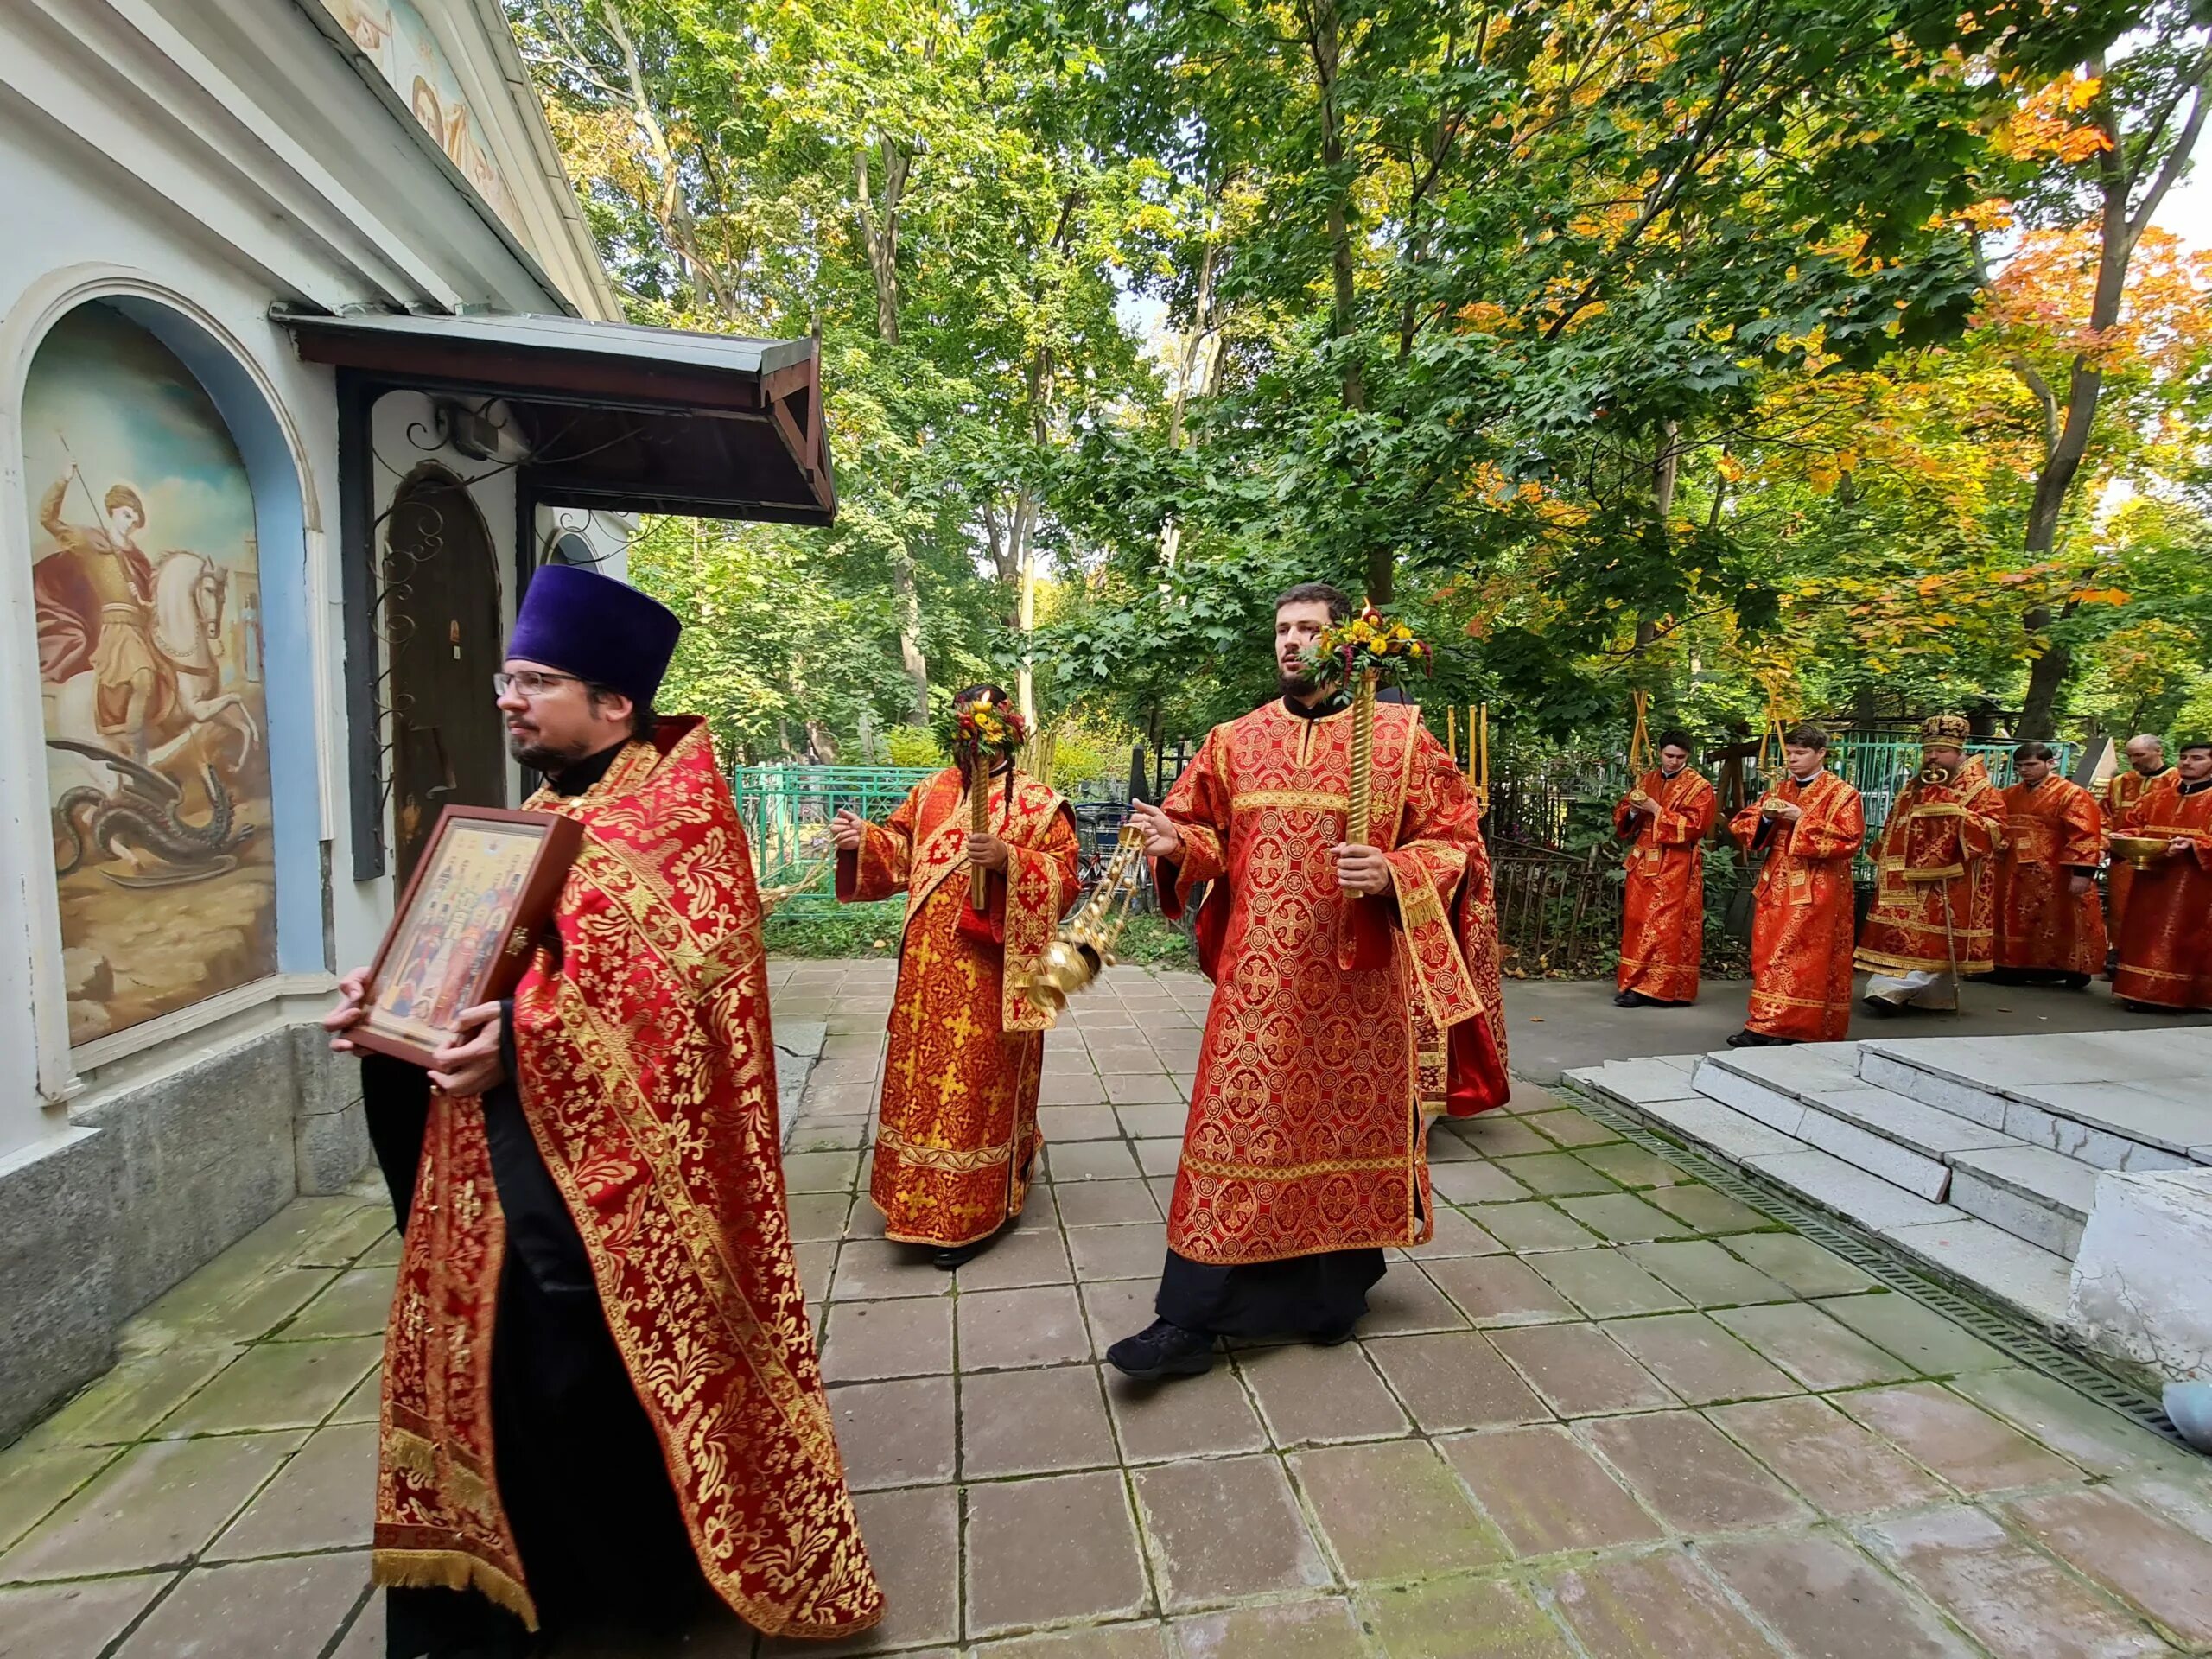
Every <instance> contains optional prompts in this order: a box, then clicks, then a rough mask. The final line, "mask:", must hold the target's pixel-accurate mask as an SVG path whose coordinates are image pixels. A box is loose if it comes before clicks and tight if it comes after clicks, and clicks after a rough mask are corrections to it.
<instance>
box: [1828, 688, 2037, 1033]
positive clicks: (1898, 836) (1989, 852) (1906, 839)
mask: <svg viewBox="0 0 2212 1659" xmlns="http://www.w3.org/2000/svg"><path fill="white" fill-rule="evenodd" d="M1966 741H1967V721H1966V716H1965V715H1934V716H1932V717H1931V718H1929V719H1928V720H1926V721H1922V722H1921V727H1920V771H1919V772H1916V774H1914V777H1913V779H1912V781H1911V782H1910V783H1909V784H1907V785H1905V786H1904V790H1903V791H1901V792H1900V793H1899V794H1898V796H1897V803H1896V804H1895V805H1893V806H1892V807H1891V809H1890V818H1889V822H1888V823H1885V824H1884V825H1883V826H1882V838H1881V841H1880V842H1879V843H1878V846H1877V848H1876V850H1875V855H1874V907H1873V909H1872V911H1871V912H1868V913H1867V917H1866V933H1865V934H1864V936H1862V937H1861V938H1860V939H1859V958H1858V960H1859V966H1860V967H1861V968H1864V969H1866V970H1867V972H1868V973H1869V975H1870V976H1871V977H1870V978H1869V979H1868V980H1867V982H1866V999H1865V1001H1866V1006H1867V1007H1869V1008H1871V1009H1872V1010H1873V1011H1874V1012H1875V1013H1876V1014H1899V1013H1902V1012H1903V1011H1904V1010H1905V1009H1907V1008H1917V1009H1921V1010H1923V1011H1926V1012H1929V1013H1953V1012H1955V1011H1956V1010H1957V1008H1958V1006H1959V978H1960V976H1961V975H1964V974H1986V973H1987V972H1988V971H1989V970H1990V969H1991V968H1993V966H1995V965H1996V964H1995V963H1994V961H1993V958H1992V957H1991V950H1992V942H1993V937H1994V935H1995V933H1996V918H1997V863H1996V858H1995V854H1996V851H1997V844H1998V842H1999V840H2001V839H2002V838H2003V836H2004V834H2005V800H2004V798H2003V797H2002V796H2001V795H1999V793H1998V792H1997V785H1994V784H1993V783H1991V782H1990V781H1989V771H1988V768H1987V767H1986V766H1983V764H1982V760H1981V757H1980V755H1969V754H1967V752H1966V748H1965V744H1966Z"/></svg>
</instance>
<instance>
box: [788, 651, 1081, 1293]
mask: <svg viewBox="0 0 2212 1659" xmlns="http://www.w3.org/2000/svg"><path fill="white" fill-rule="evenodd" d="M977 702H983V703H985V704H996V705H998V706H1001V707H1003V706H1005V705H1006V703H1007V695H1006V693H1005V692H1003V691H1001V690H999V688H998V687H996V686H995V685H971V686H969V688H968V689H967V690H965V691H963V692H962V693H961V694H960V695H959V696H957V698H955V699H954V703H955V706H956V707H960V708H965V707H969V706H971V705H973V704H976V703H977ZM989 791H990V795H989V799H988V803H987V808H988V810H987V813H986V817H988V821H989V823H990V828H989V829H985V830H982V831H980V832H978V831H976V830H974V829H971V828H970V827H969V825H970V823H972V819H971V817H970V816H969V790H968V779H967V778H966V777H965V776H964V775H963V772H962V771H961V769H960V768H959V767H957V766H947V767H946V768H945V769H944V771H942V772H938V773H937V774H936V775H935V776H933V777H929V778H925V779H923V780H922V781H921V782H920V783H918V784H917V785H914V787H913V789H912V791H911V792H910V793H909V794H908V795H907V797H906V799H905V800H904V801H901V802H900V803H899V807H898V810H895V811H894V812H893V813H892V815H891V819H890V822H889V823H868V821H867V820H865V819H864V818H861V817H858V816H856V815H855V814H854V813H852V812H849V811H841V812H839V813H838V814H837V817H836V821H835V822H834V823H832V824H831V826H830V834H831V835H832V836H833V837H834V838H835V840H836V846H837V897H838V899H840V900H841V901H842V902H845V903H854V902H866V901H869V900H874V899H888V898H891V897H892V896H893V895H894V894H896V895H897V896H899V897H900V898H903V899H906V923H905V925H904V928H903V930H902V931H901V932H900V934H899V988H898V990H897V991H896V992H895V993H894V994H893V996H892V999H891V1020H890V1041H889V1044H888V1046H887V1048H886V1050H885V1052H884V1057H883V1103H882V1106H881V1109H880V1111H879V1113H878V1115H877V1116H878V1122H877V1126H876V1134H875V1147H874V1151H873V1152H872V1153H871V1154H869V1161H868V1197H869V1198H870V1199H871V1200H872V1201H873V1202H874V1205H875V1207H876V1208H877V1209H879V1210H880V1211H883V1235H884V1236H885V1237H886V1238H889V1239H893V1240H896V1241H897V1242H899V1243H904V1244H920V1245H925V1246H927V1247H928V1248H929V1249H930V1250H931V1257H930V1259H931V1262H933V1263H935V1264H936V1265H937V1266H938V1267H939V1268H944V1269H945V1270H946V1271H947V1272H950V1271H951V1270H952V1269H953V1268H957V1267H958V1266H959V1265H960V1264H961V1263H962V1262H965V1261H968V1260H969V1259H970V1258H971V1257H973V1256H974V1255H976V1253H977V1252H978V1251H980V1250H982V1249H985V1248H986V1247H987V1246H988V1244H989V1243H990V1242H991V1241H992V1239H993V1238H995V1236H997V1234H998V1231H999V1230H1000V1229H1001V1228H1002V1227H1004V1226H1005V1225H1006V1224H1007V1222H1009V1221H1011V1220H1012V1219H1013V1218H1014V1217H1016V1216H1018V1215H1020V1213H1021V1206H1022V1204H1023V1202H1024V1200H1025V1199H1026V1198H1027V1197H1028V1193H1029V1182H1030V1178H1031V1176H1032V1174H1033V1167H1032V1166H1033V1165H1034V1163H1035V1162H1036V1159H1037V1151H1038V1148H1039V1147H1040V1146H1041V1145H1043V1143H1044V1142H1043V1137H1042V1136H1041V1135H1039V1133H1038V1130H1037V1092H1038V1086H1039V1079H1040V1078H1041V1077H1042V1076H1043V1071H1044V1060H1045V1029H1046V1027H1047V1026H1049V1025H1051V1024H1052V1015H1051V1014H1050V1013H1049V1012H1048V1011H1047V1010H1046V1008H1045V1007H1042V1006H1041V1005H1039V1003H1038V1002H1037V1001H1035V1000H1033V998H1032V996H1031V995H1030V978H1031V976H1032V975H1033V974H1034V973H1035V971H1036V969H1037V963H1038V959H1039V957H1042V956H1043V955H1044V952H1045V947H1046V945H1048V944H1051V943H1052V935H1053V931H1054V930H1055V929H1057V928H1058V925H1059V922H1060V918H1061V917H1062V916H1064V915H1065V914H1066V913H1067V910H1068V906H1070V905H1071V904H1073V903H1074V902H1075V897H1076V890H1077V881H1076V859H1077V854H1078V852H1079V851H1080V849H1079V847H1078V846H1077V842H1076V835H1075V814H1074V812H1073V811H1072V810H1071V809H1070V807H1069V806H1068V804H1067V802H1066V801H1065V800H1064V799H1062V798H1060V796H1059V795H1058V793H1056V792H1055V791H1053V790H1052V789H1050V788H1048V787H1047V786H1046V785H1044V784H1041V783H1039V782H1038V781H1037V779H1034V778H1031V777H1028V776H1027V775H1026V774H1024V773H1023V772H1020V771H1018V770H1016V769H1015V766H1014V762H1013V761H1012V760H1000V761H998V762H996V763H995V765H994V766H993V767H992V775H991V781H990V784H989ZM979 865H980V866H981V867H982V868H983V869H984V870H986V871H988V873H989V874H988V877H987V879H986V881H985V885H984V899H983V907H982V910H980V911H979V910H977V909H976V907H975V906H973V905H972V904H971V903H970V902H969V875H970V873H971V871H972V870H973V869H974V868H976V866H979Z"/></svg>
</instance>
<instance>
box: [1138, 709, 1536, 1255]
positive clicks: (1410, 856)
mask: <svg viewBox="0 0 2212 1659" xmlns="http://www.w3.org/2000/svg"><path fill="white" fill-rule="evenodd" d="M1352 721H1353V715H1352V713H1351V710H1350V709H1344V710H1342V711H1339V712H1338V713H1336V714H1332V715H1322V716H1320V717H1319V718H1307V717H1306V716H1303V715H1295V714H1293V713H1291V712H1290V711H1289V710H1288V709H1287V708H1286V707H1285V706H1284V705H1283V703H1282V702H1280V701H1278V702H1271V703H1269V704H1268V705H1267V706H1266V707H1265V708H1262V709H1257V710H1255V711H1254V712H1253V713H1251V714H1249V715H1245V716H1244V717H1243V719H1242V720H1237V721H1230V723H1229V724H1227V725H1224V726H1217V727H1216V728H1214V729H1213V730H1212V731H1211V732H1210V733H1209V734H1207V736H1206V740H1205V743H1204V745H1202V746H1201V747H1200V748H1199V750H1198V757H1197V759H1195V760H1192V762H1191V764H1190V766H1188V767H1187V768H1186V769H1185V772H1184V773H1183V775H1182V776H1181V777H1180V778H1179V779H1177V780H1176V783H1175V786H1174V788H1173V790H1171V791H1169V793H1168V796H1167V799H1166V803H1165V806H1166V811H1167V813H1168V816H1169V817H1172V818H1173V819H1174V820H1175V822H1176V823H1177V825H1178V827H1179V829H1181V831H1182V836H1183V849H1182V853H1181V855H1180V858H1179V861H1178V862H1177V863H1176V864H1173V865H1162V866H1159V867H1158V874H1159V879H1160V906H1161V910H1162V912H1163V913H1165V914H1166V915H1167V916H1169V917H1170V918H1173V917H1177V916H1179V915H1180V914H1182V912H1183V910H1184V908H1185V906H1186V905H1187V904H1188V902H1189V901H1190V899H1191V896H1192V893H1193V891H1194V889H1195V888H1197V887H1198V885H1199V884H1201V883H1211V884H1212V887H1211V892H1210V893H1209V894H1208V895H1207V898H1206V899H1205V906H1204V908H1203V910H1202V911H1201V912H1200V914H1199V918H1198V945H1199V956H1200V963H1201V965H1202V966H1203V967H1205V970H1206V972H1207V975H1208V976H1209V977H1210V978H1211V979H1212V981H1213V982H1214V993H1213V1001H1212V1003H1211V1006H1210V1007H1209V1008H1208V1009H1207V1012H1206V1025H1205V1037H1204V1039H1203V1041H1202V1045H1201V1047H1200V1050H1199V1055H1198V1075H1197V1078H1196V1081H1195V1083H1194V1084H1193V1086H1192V1100H1191V1113H1190V1117H1189V1120H1188V1123H1187V1126H1186V1128H1185V1132H1184V1137H1183V1152H1182V1158H1181V1160H1180V1163H1179V1166H1178V1168H1177V1171H1176V1175H1175V1197H1174V1201H1173V1206H1172V1208H1171V1210H1170V1212H1169V1215H1168V1218H1167V1243H1168V1246H1169V1248H1170V1249H1173V1251H1175V1252H1176V1254H1178V1255H1182V1256H1185V1257H1186V1258H1188V1259H1189V1260H1191V1261H1192V1262H1201V1263H1206V1264H1210V1265H1214V1266H1236V1265H1239V1264H1242V1263H1246V1262H1274V1261H1280V1260H1282V1259H1285V1258H1287V1257H1291V1256H1299V1255H1315V1254H1318V1253H1319V1252H1322V1251H1325V1250H1344V1249H1367V1248H1377V1247H1383V1246H1395V1245H1408V1244H1416V1243H1421V1241H1423V1240H1425V1239H1427V1237H1428V1236H1430V1234H1431V1233H1432V1232H1433V1230H1434V1225H1435V1219H1434V1217H1435V1211H1434V1207H1433V1202H1432V1200H1431V1198H1430V1196H1429V1190H1428V1154H1427V1135H1428V1123H1429V1121H1430V1119H1431V1118H1432V1117H1433V1116H1435V1115H1437V1114H1439V1113H1442V1112H1446V1111H1449V1112H1451V1113H1452V1114H1453V1115H1454V1116H1470V1115H1471V1114H1473V1113H1475V1112H1478V1111H1484V1110H1487V1109H1490V1108H1491V1107H1494V1106H1497V1105H1499V1104H1502V1103H1503V1102H1504V1100H1505V1098H1506V1094H1507V1088H1508V1085H1507V1082H1506V1075H1505V1031H1504V1024H1503V1013H1502V1011H1501V1008H1500V1006H1499V999H1498V963H1497V913H1496V911H1495V908H1494V906H1493V900H1492V895H1491V880H1490V861H1489V857H1488V855H1487V854H1486V853H1485V851H1484V846H1483V837H1482V830H1481V829H1480V827H1479V825H1478V813H1477V808H1476V804H1475V801H1474V798H1473V795H1472V792H1471V791H1470V790H1469V789H1468V787H1467V782H1466V779H1465V778H1463V777H1462V776H1461V775H1460V773H1459V769H1458V768H1457V767H1456V766H1454V765H1453V763H1452V758H1451V757H1450V756H1449V755H1447V754H1446V753H1445V752H1444V747H1443V745H1441V744H1440V743H1439V742H1437V741H1436V740H1435V739H1434V738H1433V737H1432V736H1430V735H1429V734H1428V731H1427V728H1424V727H1423V726H1422V725H1421V712H1420V710H1419V709H1415V708H1414V707H1413V706H1411V705H1410V704H1406V703H1383V704H1381V705H1379V706H1378V707H1377V708H1376V710H1375V746H1374V751H1373V755H1374V760H1373V779H1374V783H1373V810H1372V817H1371V823H1372V826H1373V827H1372V829H1370V835H1369V840H1370V842H1371V844H1373V845H1374V846H1376V847H1378V848H1380V849H1382V850H1383V852H1384V853H1385V854H1387V855H1388V856H1389V866H1390V882H1391V886H1390V890H1389V893H1384V894H1381V895H1376V896H1373V897H1361V896H1357V895H1351V894H1347V893H1344V891H1343V889H1341V888H1340V887H1338V885H1337V875H1336V863H1335V861H1334V859H1333V858H1332V856H1331V855H1330V852H1329V849H1330V848H1331V847H1332V846H1334V845H1336V844H1337V843H1338V842H1341V841H1342V840H1343V839H1344V825H1345V817H1346V811H1347V803H1348V801H1349V798H1350V791H1351V739H1352Z"/></svg>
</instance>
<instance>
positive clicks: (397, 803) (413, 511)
mask: <svg viewBox="0 0 2212 1659" xmlns="http://www.w3.org/2000/svg"><path fill="white" fill-rule="evenodd" d="M384 580H385V605H384V615H385V637H386V638H387V639H388V640H389V642H390V647H389V648H390V652H391V684H390V688H389V690H390V699H389V700H390V705H391V711H392V732H393V749H392V757H391V800H392V829H393V840H394V847H393V868H394V869H395V871H396V872H397V875H398V878H399V880H400V881H401V882H402V883H403V884H404V882H405V881H406V880H407V878H408V876H409V874H411V873H412V872H413V870H414V868H415V861H416V859H417V858H419V857H421V856H422V853H423V845H424V843H425V842H428V841H429V836H430V830H431V828H432V826H434V825H435V823H437V821H438V813H439V811H440V810H442V808H444V807H446V806H447V805H448V804H454V803H459V804H463V805H467V806H505V804H507V800H506V792H507V756H506V745H505V728H503V727H502V725H501V724H500V721H499V710H498V709H495V708H493V691H492V676H493V674H494V673H496V672H498V671H499V664H500V662H501V660H502V658H501V657H500V652H499V580H498V572H497V569H496V567H495V565H494V563H493V554H492V538H491V536H490V534H489V532H487V531H486V529H485V527H484V519H483V517H482V515H481V514H480V513H479V512H477V511H476V504H475V503H474V502H473V501H471V500H470V499H468V493H467V491H466V490H464V489H463V488H462V487H461V485H460V483H459V481H458V480H455V479H454V476H453V475H452V474H449V473H448V472H447V471H445V469H444V468H442V467H434V466H424V467H417V468H416V470H415V472H414V473H412V474H410V475H409V477H408V478H407V480H405V481H404V483H402V484H401V485H400V486H399V490H398V493H397V495H395V497H394V498H393V501H392V508H391V517H390V518H389V519H388V520H387V521H386V529H385V573H384Z"/></svg>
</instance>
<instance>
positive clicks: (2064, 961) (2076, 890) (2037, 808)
mask: <svg viewBox="0 0 2212 1659" xmlns="http://www.w3.org/2000/svg"><path fill="white" fill-rule="evenodd" d="M2056 760H2057V755H2056V753H2055V752H2054V751H2053V750H2052V748H2051V747H2050V744H2048V743H2023V744H2022V745H2020V747H2018V748H2017V749H2015V750H2013V751H2012V766H2013V770H2014V771H2016V772H2018V773H2019V775H2020V781H2019V782H2018V783H2016V784H2013V785H2011V786H2009V787H2008V788H2006V789H2005V790H2003V791H2000V796H2001V798H2002V799H2003V800H2004V803H2005V844H2004V845H2003V846H2002V847H2001V848H1999V849H1998V853H1997V943H1996V948H1995V955H1996V958H1997V967H1996V969H1995V971H1994V972H1993V974H1992V975H1991V977H1992V978H1993V979H1995V980H1998V981H1999V982H2002V983H2005V984H2008V985H2033V984H2037V983H2042V982H2049V981H2054V980H2055V981H2056V982H2059V983H2061V984H2064V985H2070V986H2072V987H2073V988H2075V989H2076V990H2079V989H2081V988H2082V987H2084V986H2086V985H2087V984H2088V982H2089V981H2090V980H2091V979H2092V978H2094V976H2096V975H2097V974H2098V973H2099V972H2101V971H2102V969H2103V968H2104V962H2105V914H2104V906H2103V905H2102V904H2101V903H2100V902H2099V901H2098V899H2097V864H2098V862H2099V861H2100V860H2101V859H2102V858H2103V856H2104V850H2105V836H2104V814H2103V813H2102V812H2101V811H2100V810H2098V808H2097V798H2096V797H2095V796H2094V795H2092V794H2091V793H2090V792H2089V791H2088V790H2086V789H2084V788H2082V785H2079V784H2077V783H2074V782H2072V781H2071V780H2070V779H2065V778H2062V777H2060V776H2059V775H2058V773H2057V770H2056Z"/></svg>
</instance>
